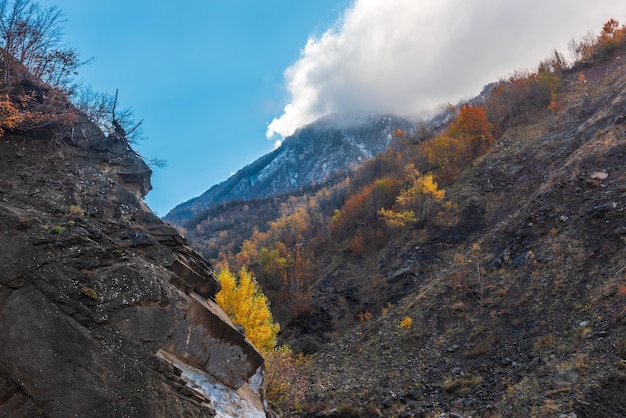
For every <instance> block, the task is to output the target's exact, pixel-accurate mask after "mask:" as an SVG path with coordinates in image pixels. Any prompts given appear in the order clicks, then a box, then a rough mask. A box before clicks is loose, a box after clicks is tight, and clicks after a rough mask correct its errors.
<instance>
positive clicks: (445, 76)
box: [267, 0, 626, 138]
mask: <svg viewBox="0 0 626 418" xmlns="http://www.w3.org/2000/svg"><path fill="white" fill-rule="evenodd" d="M609 18H615V19H618V20H619V21H620V22H624V21H625V20H626V2H621V1H619V2H618V1H615V0H596V1H594V2H593V5H590V3H589V2H588V1H586V0H550V1H548V2H546V1H545V0H508V1H501V0H472V1H463V0H437V1H430V0H385V1H380V0H356V1H355V2H354V3H353V4H352V6H351V7H349V8H348V9H347V10H346V11H345V13H344V15H343V16H342V18H341V19H340V20H339V21H338V22H337V24H336V25H335V26H334V27H332V28H330V29H328V30H327V31H326V32H325V33H324V34H323V35H322V36H320V37H318V38H310V39H309V40H308V42H307V44H306V46H305V47H304V48H303V49H302V51H301V54H300V59H299V60H298V61H296V62H295V63H294V64H292V65H291V66H290V67H289V68H287V70H286V71H285V81H286V88H287V91H288V94H289V98H288V104H287V105H286V106H285V108H284V111H283V113H282V115H281V116H279V117H277V118H275V119H274V120H273V121H272V122H271V123H270V124H269V126H268V129H267V136H268V138H272V137H276V136H278V137H285V136H288V135H291V134H292V133H293V132H294V131H295V129H297V128H299V127H301V126H303V125H305V124H307V123H310V122H312V121H313V120H315V119H317V118H319V117H321V116H324V115H326V114H329V113H333V112H339V113H348V114H362V113H367V114H377V113H385V114H387V113H391V114H395V115H398V116H410V115H417V114H424V113H425V112H429V111H432V110H433V109H435V108H436V107H437V106H440V105H442V104H444V103H446V102H448V101H451V102H455V101H457V100H461V99H463V98H468V97H471V96H473V95H476V94H478V93H479V92H480V90H481V88H482V86H484V85H485V84H487V83H489V82H492V81H495V80H497V79H498V78H501V77H504V76H507V75H509V74H510V73H512V72H513V71H515V70H519V69H524V68H532V67H534V66H535V65H536V64H538V63H539V61H540V60H542V59H544V58H546V57H547V56H548V55H550V53H551V51H552V49H554V48H555V49H557V50H559V51H560V52H562V53H564V54H567V43H568V41H569V40H571V39H572V38H578V37H581V36H583V35H585V34H586V33H587V32H588V31H595V32H598V31H599V30H600V28H601V26H602V24H603V23H604V22H605V21H606V20H608V19H609Z"/></svg>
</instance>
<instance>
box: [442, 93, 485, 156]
mask: <svg viewBox="0 0 626 418" xmlns="http://www.w3.org/2000/svg"><path fill="white" fill-rule="evenodd" d="M492 130H493V124H492V123H491V122H489V120H487V112H486V111H485V109H484V108H483V107H481V106H473V105H469V104H464V105H463V106H462V107H461V109H460V110H459V114H458V115H457V117H456V118H454V120H453V121H452V122H451V123H450V126H449V127H448V135H449V136H451V137H453V138H457V139H459V140H461V141H463V143H464V144H465V145H466V146H467V147H468V148H469V153H470V155H471V156H472V157H473V158H475V157H477V156H479V155H482V154H484V153H485V152H487V150H489V148H491V147H492V146H493V144H494V138H493V134H492Z"/></svg>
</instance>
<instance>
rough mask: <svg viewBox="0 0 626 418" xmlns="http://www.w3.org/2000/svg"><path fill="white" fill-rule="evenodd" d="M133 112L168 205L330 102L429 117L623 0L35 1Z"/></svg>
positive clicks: (526, 63)
mask: <svg viewBox="0 0 626 418" xmlns="http://www.w3.org/2000/svg"><path fill="white" fill-rule="evenodd" d="M39 3H40V4H41V5H42V6H44V7H48V6H51V5H55V6H57V7H58V8H59V9H60V10H61V11H62V12H63V15H64V17H65V22H64V23H63V29H64V30H63V32H64V38H63V39H64V41H65V42H66V43H67V44H68V45H69V46H71V47H73V48H75V49H76V50H77V51H78V52H79V53H80V56H81V57H82V58H83V59H89V58H93V60H92V62H91V63H90V64H88V65H85V66H83V67H81V68H80V69H79V73H80V74H79V79H80V80H81V81H82V82H83V83H85V84H86V85H89V86H91V87H92V88H93V89H94V90H96V91H99V92H104V93H108V94H111V95H113V94H114V93H115V91H116V89H118V90H119V106H120V108H125V107H131V108H132V109H133V112H134V116H135V119H137V120H143V125H142V126H143V133H144V136H145V137H146V138H147V139H146V140H145V141H141V142H140V143H139V144H137V146H136V148H137V149H138V151H139V152H140V154H142V155H143V156H144V157H146V158H158V159H161V160H166V161H167V166H166V167H165V168H154V174H153V177H152V184H153V190H152V191H151V192H150V193H149V194H148V196H147V197H146V203H147V204H148V206H150V207H151V208H152V210H153V211H155V213H156V214H157V215H159V216H165V215H166V214H167V213H168V212H169V211H170V210H171V209H172V208H174V207H175V206H176V205H178V204H179V203H182V202H184V201H187V200H189V199H191V198H193V197H196V196H198V195H200V194H202V193H203V192H204V191H206V190H208V189H209V188H210V187H211V186H213V185H215V184H218V183H220V182H222V181H224V180H226V179H227V178H228V177H229V176H230V175H231V174H232V173H234V172H236V171H237V170H239V169H241V168H243V167H244V166H245V165H247V164H250V163H252V162H253V161H254V160H256V159H257V158H259V157H261V156H262V155H264V154H266V153H268V152H270V151H272V149H273V148H274V147H275V146H278V145H279V144H280V143H281V141H282V140H283V139H284V138H285V137H287V136H289V135H291V134H292V133H293V132H294V131H295V130H296V129H297V128H299V127H301V126H303V125H305V124H307V123H310V122H313V121H314V120H315V119H316V118H318V117H321V116H323V115H325V114H328V113H345V114H363V113H365V114H394V115H398V116H406V117H422V118H424V117H426V116H427V115H428V114H430V113H432V112H433V111H434V110H436V109H439V108H441V106H443V105H445V104H447V103H448V102H450V103H456V102H458V101H460V100H463V99H467V98H470V97H473V96H475V95H477V94H478V93H480V91H481V90H482V87H483V86H484V85H486V84H488V83H490V82H493V81H497V80H498V79H500V78H502V77H506V76H507V75H510V74H512V73H513V72H514V71H516V70H523V69H533V68H534V67H535V66H536V65H537V64H538V63H539V61H541V60H542V59H544V58H546V57H548V56H549V55H550V54H551V52H552V50H553V49H557V50H559V51H560V52H562V53H564V54H565V55H567V52H568V47H567V45H568V42H569V41H570V40H571V39H572V38H581V37H582V36H584V35H585V34H586V33H588V32H593V33H598V32H599V31H600V29H601V27H602V24H603V23H604V22H605V21H607V20H608V19H609V18H615V19H617V20H619V21H620V22H626V2H625V1H623V0H595V1H594V2H593V3H590V2H589V1H588V0H506V1H503V0H471V1H468V0H436V1H435V0H298V1H296V0H265V1H259V0H189V1H187V2H180V3H179V2H172V1H164V0H150V1H148V0H124V1H122V0H107V1H76V0H40V1H39Z"/></svg>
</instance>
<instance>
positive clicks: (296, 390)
mask: <svg viewBox="0 0 626 418" xmlns="http://www.w3.org/2000/svg"><path fill="white" fill-rule="evenodd" d="M308 367H309V360H308V358H307V357H305V356H304V355H303V354H294V353H293V351H292V350H291V349H290V348H289V347H287V346H281V347H280V348H277V349H275V350H273V351H271V352H267V353H266V354H265V381H266V384H267V392H266V395H267V400H268V401H269V403H270V404H271V405H272V408H275V409H276V410H278V411H280V412H282V413H283V414H285V415H287V412H300V411H301V410H302V407H303V403H304V402H303V401H304V395H305V393H306V389H307V369H308Z"/></svg>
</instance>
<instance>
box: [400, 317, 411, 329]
mask: <svg viewBox="0 0 626 418" xmlns="http://www.w3.org/2000/svg"><path fill="white" fill-rule="evenodd" d="M412 325H413V320H412V319H411V317H410V316H407V317H405V318H404V319H403V320H402V321H400V328H402V329H411V326H412Z"/></svg>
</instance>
